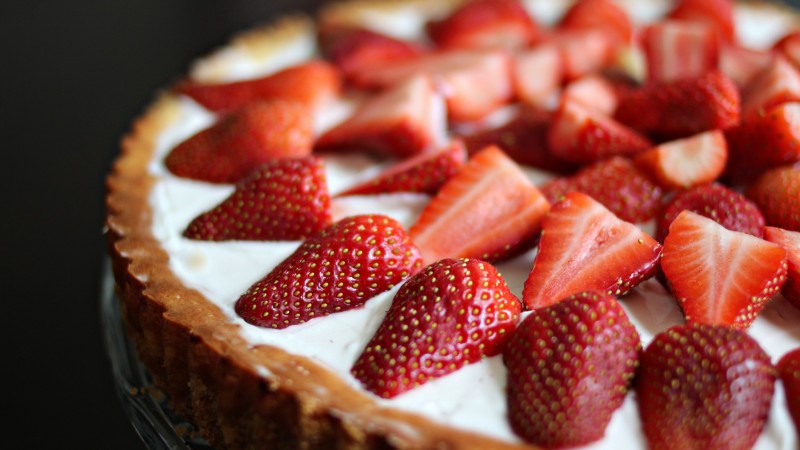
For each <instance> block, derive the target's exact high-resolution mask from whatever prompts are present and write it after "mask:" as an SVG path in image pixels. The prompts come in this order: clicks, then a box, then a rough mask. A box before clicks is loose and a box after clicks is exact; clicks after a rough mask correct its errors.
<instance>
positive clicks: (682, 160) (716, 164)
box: [635, 130, 728, 190]
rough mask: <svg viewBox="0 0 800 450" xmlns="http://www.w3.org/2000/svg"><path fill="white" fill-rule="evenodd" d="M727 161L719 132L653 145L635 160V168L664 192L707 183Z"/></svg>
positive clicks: (714, 177)
mask: <svg viewBox="0 0 800 450" xmlns="http://www.w3.org/2000/svg"><path fill="white" fill-rule="evenodd" d="M727 161H728V143H727V142H726V141H725V134H724V133H723V132H722V131H720V130H714V131H706V132H705V133H700V134H696V135H694V136H690V137H688V138H683V139H678V140H674V141H669V142H665V143H663V144H660V145H657V146H655V147H653V148H651V149H650V150H647V151H644V152H642V153H640V154H639V155H637V156H636V159H635V162H636V165H638V166H639V167H641V168H642V169H644V170H645V171H646V172H647V173H649V174H650V175H652V176H653V177H654V178H655V180H656V181H658V183H659V184H660V185H661V187H663V188H664V189H667V190H676V189H687V188H690V187H692V186H697V185H700V184H706V183H711V182H712V181H715V180H716V179H717V178H719V177H720V176H721V175H722V172H723V171H724V170H725V163H727Z"/></svg>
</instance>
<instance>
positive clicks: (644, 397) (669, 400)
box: [635, 324, 776, 450]
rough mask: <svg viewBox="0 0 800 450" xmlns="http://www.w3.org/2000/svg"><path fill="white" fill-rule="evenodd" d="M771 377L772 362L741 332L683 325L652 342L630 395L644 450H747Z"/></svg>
mask: <svg viewBox="0 0 800 450" xmlns="http://www.w3.org/2000/svg"><path fill="white" fill-rule="evenodd" d="M775 375H776V373H775V368H774V367H773V365H772V363H771V361H770V357H769V355H767V353H766V352H764V350H763V349H762V348H761V347H760V346H759V345H758V342H756V340H754V339H753V338H751V337H750V336H748V335H747V334H746V333H744V332H742V331H740V330H736V329H734V328H730V327H725V326H714V325H705V324H685V325H677V326H674V327H672V328H670V329H668V330H666V331H663V332H661V333H659V334H657V335H656V337H655V338H654V339H653V341H652V342H651V343H650V344H649V345H648V346H647V348H646V349H645V351H644V352H643V353H642V357H641V360H640V367H639V373H638V375H637V377H636V387H635V389H636V398H637V401H638V403H639V417H641V419H642V426H643V429H644V435H645V438H646V440H647V444H648V448H651V449H653V450H673V449H678V448H681V449H712V448H714V449H723V448H724V449H726V450H728V449H730V450H746V449H751V448H752V447H753V445H755V443H756V440H757V439H758V438H759V436H760V435H761V432H762V430H763V429H764V425H765V424H766V422H767V417H768V416H769V411H770V403H771V401H772V395H773V390H774V386H775V378H776V377H775Z"/></svg>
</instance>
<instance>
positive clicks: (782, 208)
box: [745, 164, 800, 231]
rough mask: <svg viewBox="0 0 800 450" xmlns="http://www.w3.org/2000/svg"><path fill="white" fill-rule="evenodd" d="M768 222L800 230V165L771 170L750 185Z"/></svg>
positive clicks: (749, 192) (751, 193) (748, 193)
mask: <svg viewBox="0 0 800 450" xmlns="http://www.w3.org/2000/svg"><path fill="white" fill-rule="evenodd" d="M745 195H747V197H748V198H750V199H752V200H753V202H754V203H755V204H756V205H758V208H759V209H760V210H761V212H762V213H763V214H764V219H766V222H767V225H771V226H773V227H780V228H783V229H786V230H791V231H800V164H794V165H788V166H781V167H776V168H774V169H770V170H768V171H766V172H764V174H762V175H761V176H760V177H759V178H758V179H756V180H755V181H754V182H753V183H752V184H751V185H750V186H748V187H747V190H746V191H745Z"/></svg>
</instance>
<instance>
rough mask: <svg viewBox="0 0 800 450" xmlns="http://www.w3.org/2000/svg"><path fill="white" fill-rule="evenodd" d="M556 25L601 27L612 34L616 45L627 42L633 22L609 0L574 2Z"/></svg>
mask: <svg viewBox="0 0 800 450" xmlns="http://www.w3.org/2000/svg"><path fill="white" fill-rule="evenodd" d="M558 26H559V27H560V28H565V29H574V28H579V29H584V28H598V29H602V30H605V31H606V32H608V33H609V34H610V35H612V36H613V37H614V40H615V41H616V42H617V44H618V45H627V44H629V43H630V42H631V39H632V37H633V24H632V23H631V19H630V17H628V13H627V12H625V10H624V9H622V8H621V7H620V6H619V5H618V4H616V3H614V2H613V1H611V0H581V1H578V2H575V3H574V4H573V5H572V6H571V7H570V8H569V9H568V10H567V12H566V13H565V14H564V16H563V18H562V19H561V21H560V22H559V24H558Z"/></svg>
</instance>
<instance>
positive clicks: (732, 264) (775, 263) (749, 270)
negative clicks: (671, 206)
mask: <svg viewBox="0 0 800 450" xmlns="http://www.w3.org/2000/svg"><path fill="white" fill-rule="evenodd" d="M661 269H662V270H663V271H664V275H665V276H666V278H667V280H668V283H669V288H670V290H671V291H672V293H673V295H675V298H676V299H677V300H678V304H679V305H680V307H681V309H682V310H683V315H684V317H685V318H686V321H687V322H690V323H706V324H720V325H728V326H731V327H735V328H740V329H747V328H748V327H750V325H751V324H752V323H753V320H755V319H756V317H757V316H758V314H759V313H760V312H761V310H762V309H763V308H764V305H766V303H767V302H768V301H769V300H770V299H772V297H773V296H774V295H775V294H777V293H778V292H779V291H780V290H781V287H782V286H783V283H784V282H785V281H786V272H787V263H786V250H784V249H782V248H781V247H780V246H778V245H775V244H773V243H771V242H767V241H765V240H763V239H759V238H757V237H754V236H751V235H749V234H745V233H740V232H738V231H731V230H728V229H727V228H725V227H723V226H722V225H720V224H718V223H717V222H715V221H713V220H711V219H709V218H707V217H703V216H701V215H700V214H697V213H693V212H691V211H683V212H681V213H680V214H679V215H678V217H676V218H675V220H674V221H672V224H671V225H670V226H669V233H668V234H667V237H666V238H665V239H664V254H663V256H662V257H661Z"/></svg>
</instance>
